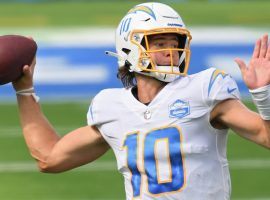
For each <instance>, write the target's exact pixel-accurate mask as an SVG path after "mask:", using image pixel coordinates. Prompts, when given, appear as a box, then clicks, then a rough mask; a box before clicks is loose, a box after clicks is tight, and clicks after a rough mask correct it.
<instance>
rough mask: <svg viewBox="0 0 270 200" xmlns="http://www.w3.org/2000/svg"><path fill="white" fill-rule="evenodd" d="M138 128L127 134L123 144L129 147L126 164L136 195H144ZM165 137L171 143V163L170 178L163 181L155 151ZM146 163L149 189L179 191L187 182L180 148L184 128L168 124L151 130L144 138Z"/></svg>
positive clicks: (155, 193) (163, 191) (144, 161)
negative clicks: (158, 143)
mask: <svg viewBox="0 0 270 200" xmlns="http://www.w3.org/2000/svg"><path fill="white" fill-rule="evenodd" d="M138 137H139V135H138V132H136V133H133V134H129V135H127V137H126V139H125V141H124V145H123V147H126V148H127V167H128V168H129V170H130V172H131V174H132V177H131V184H132V189H133V197H134V198H135V197H139V196H140V195H141V185H142V177H141V172H140V170H139V168H138V164H137V162H138V152H139V151H138V146H139V142H138V141H139V139H138ZM160 140H165V141H166V142H167V144H168V145H167V146H168V152H169V154H168V156H169V158H168V161H169V162H168V163H169V164H170V172H171V174H170V175H171V178H170V179H169V180H168V181H165V182H160V181H159V177H158V170H157V160H156V155H155V148H156V147H155V144H156V142H158V141H160ZM143 148H144V149H143V151H142V153H143V158H142V159H143V163H144V170H145V173H146V175H147V176H146V177H147V183H148V191H149V192H150V193H151V194H153V195H158V194H161V193H165V192H175V191H179V190H180V189H182V188H183V186H184V185H185V172H184V162H183V156H182V152H181V132H180V130H179V129H178V128H177V127H166V128H161V129H155V130H152V131H150V132H148V133H147V134H146V136H145V138H144V142H143Z"/></svg>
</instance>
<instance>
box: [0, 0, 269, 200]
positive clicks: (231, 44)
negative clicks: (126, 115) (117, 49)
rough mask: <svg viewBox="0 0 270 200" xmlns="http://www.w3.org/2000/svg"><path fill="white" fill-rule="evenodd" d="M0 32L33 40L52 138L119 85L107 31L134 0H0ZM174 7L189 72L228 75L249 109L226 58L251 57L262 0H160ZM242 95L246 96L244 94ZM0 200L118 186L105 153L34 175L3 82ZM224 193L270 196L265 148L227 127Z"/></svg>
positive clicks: (105, 193)
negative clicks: (228, 182)
mask: <svg viewBox="0 0 270 200" xmlns="http://www.w3.org/2000/svg"><path fill="white" fill-rule="evenodd" d="M0 2H1V4H0V27H1V28H0V34H1V35H3V34H22V35H30V36H33V37H34V39H35V40H36V41H37V42H38V45H39V50H38V54H37V59H38V61H37V73H36V74H35V79H36V83H37V84H36V90H37V93H38V94H39V96H41V99H42V100H41V105H42V108H43V110H44V112H45V114H46V115H47V117H48V118H49V119H50V120H51V122H52V124H53V125H54V126H55V127H56V129H57V131H58V132H59V134H65V133H67V132H68V131H70V130H72V129H74V128H76V127H79V126H83V125H85V123H86V119H85V114H86V112H87V109H88V104H89V102H90V99H91V97H92V96H93V95H94V94H96V92H97V91H99V90H100V89H102V88H107V87H120V86H121V85H120V83H119V81H118V80H117V79H116V76H115V72H116V70H117V68H116V60H115V59H114V58H110V57H106V56H105V55H104V51H105V50H113V45H114V44H113V42H114V41H113V34H114V33H113V30H114V28H115V27H116V26H117V24H118V22H119V21H120V19H121V18H122V17H123V15H124V14H125V13H126V12H127V10H128V9H129V8H131V7H132V6H133V5H135V4H137V3H140V2H142V1H124V0H122V1H105V0H100V1H52V0H51V1H45V0H39V1H34V0H25V1H12V0H10V1H0ZM162 2H167V3H168V4H170V5H172V6H173V7H174V8H175V9H176V10H178V11H179V12H180V13H181V15H182V17H183V18H184V21H185V23H186V24H187V25H188V27H189V28H190V29H191V31H192V33H193V42H192V62H191V65H190V73H195V72H197V71H199V70H201V69H204V68H207V67H210V66H215V67H218V68H222V69H224V70H225V71H228V72H230V73H231V74H232V76H233V77H234V78H235V79H236V80H237V82H238V85H239V87H240V89H241V92H242V94H243V98H244V99H247V100H246V101H245V103H246V104H247V105H248V106H250V107H251V108H252V109H254V107H253V106H251V104H250V102H249V100H248V94H247V92H246V91H247V90H246V88H245V87H244V85H243V83H242V81H241V78H240V76H239V70H238V68H237V66H236V65H235V64H234V63H233V61H232V59H233V58H234V57H236V56H240V57H242V58H244V59H245V60H246V59H247V58H248V57H249V56H250V55H251V52H252V45H253V43H254V41H255V39H256V38H258V37H259V36H260V35H261V34H263V33H265V32H268V33H269V32H270V31H269V30H270V26H269V25H270V23H269V21H270V12H269V10H270V2H269V1H266V0H265V1H244V0H242V1H224V0H223V1H222V0H208V1H206V0H202V1H194V0H193V1H190V0H182V1H173V0H170V1H169V0H168V1H162ZM246 97H247V98H246ZM0 113H1V115H0V138H1V140H0V173H1V174H0V176H1V178H0V199H5V200H18V199H20V200H24V199H25V200H26V199H27V200H61V199H63V200H64V199H65V200H86V199H93V200H109V199H112V200H114V199H115V200H116V199H124V187H123V181H122V177H121V175H120V174H118V172H117V170H116V163H115V162H114V157H113V155H112V152H108V153H107V154H106V155H105V156H104V157H103V158H101V159H100V160H99V161H98V162H97V163H94V164H89V165H87V166H84V167H82V168H79V169H75V170H72V171H70V172H65V173H62V174H53V175H51V174H41V173H38V170H37V168H36V166H35V162H34V161H33V160H32V159H31V158H30V156H29V155H28V152H27V149H26V147H25V144H24V141H23V138H22V136H21V131H20V127H19V120H18V114H17V108H16V105H15V96H14V94H13V92H12V89H11V86H10V85H6V86H1V87H0ZM228 157H229V161H230V169H231V175H232V188H233V191H232V199H234V200H244V199H247V200H255V199H257V200H266V199H270V191H269V180H270V173H269V169H270V156H269V151H268V150H265V149H263V148H260V147H258V146H256V145H254V144H251V143H249V142H247V141H244V140H242V139H241V138H239V137H238V136H236V135H234V133H232V134H231V135H230V137H229V141H228Z"/></svg>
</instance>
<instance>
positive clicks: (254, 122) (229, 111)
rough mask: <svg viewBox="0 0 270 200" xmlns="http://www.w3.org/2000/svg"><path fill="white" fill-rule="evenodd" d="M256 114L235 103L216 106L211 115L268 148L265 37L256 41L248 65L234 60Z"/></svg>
mask: <svg viewBox="0 0 270 200" xmlns="http://www.w3.org/2000/svg"><path fill="white" fill-rule="evenodd" d="M235 61H236V63H237V64H238V66H239V68H240V70H241V73H242V77H243V80H244V82H245V84H246V85H247V87H248V88H249V90H250V92H251V94H252V98H253V100H254V103H255V105H256V106H257V108H258V111H259V113H260V114H257V113H255V112H252V111H250V110H249V109H247V108H246V107H245V106H244V105H243V104H242V103H241V102H240V101H238V100H226V101H224V102H222V103H220V104H218V105H217V106H216V107H215V108H214V110H213V112H212V114H213V115H212V116H216V117H215V118H216V119H217V120H218V121H219V122H220V123H221V124H224V125H225V126H227V127H229V128H231V129H233V130H234V131H235V132H237V133H238V134H239V135H241V136H242V137H244V138H247V139H249V140H251V141H253V142H255V143H257V144H260V145H262V146H265V147H267V148H270V43H269V41H268V35H267V34H265V35H263V36H262V37H261V38H260V39H258V40H257V42H256V44H255V47H254V51H253V55H252V58H251V60H250V62H249V64H248V65H246V64H245V62H244V61H243V60H241V59H239V58H236V59H235Z"/></svg>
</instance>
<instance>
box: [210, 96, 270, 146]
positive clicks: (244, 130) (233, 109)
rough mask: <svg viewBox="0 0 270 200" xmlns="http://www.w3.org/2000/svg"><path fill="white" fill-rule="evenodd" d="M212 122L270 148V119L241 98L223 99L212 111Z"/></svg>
mask: <svg viewBox="0 0 270 200" xmlns="http://www.w3.org/2000/svg"><path fill="white" fill-rule="evenodd" d="M210 120H211V122H212V123H213V122H214V123H215V125H217V124H218V125H219V128H230V129H232V130H233V131H234V132H236V133H237V134H238V135H240V136H241V137H243V138H245V139H248V140H250V141H252V142H255V143H257V144H259V145H262V146H264V147H266V148H269V149H270V121H269V120H268V121H267V120H263V119H262V118H261V116H260V115H259V114H258V113H256V112H253V111H251V110H249V109H248V108H247V107H246V106H245V105H244V104H243V103H242V102H241V101H240V100H236V99H229V100H225V101H222V102H221V103H219V104H218V105H216V106H215V108H214V109H213V110H212V112H211V119H210Z"/></svg>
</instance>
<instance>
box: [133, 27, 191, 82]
mask: <svg viewBox="0 0 270 200" xmlns="http://www.w3.org/2000/svg"><path fill="white" fill-rule="evenodd" d="M163 34H173V35H176V37H177V40H178V45H177V47H164V48H158V49H155V50H153V49H150V46H149V42H150V41H149V40H150V39H151V37H153V36H157V35H163ZM190 40H191V36H190V34H189V32H188V31H187V30H186V29H183V28H162V29H153V30H148V31H145V30H134V31H133V32H132V33H131V34H130V41H131V42H132V43H133V44H134V45H136V46H137V48H138V54H137V55H138V56H139V57H138V58H137V60H138V63H137V65H136V66H134V67H131V70H132V71H135V72H138V73H142V74H145V75H148V76H153V77H155V78H157V79H158V80H161V81H165V82H171V81H173V80H174V79H175V78H177V77H178V76H180V75H182V76H183V75H186V74H187V70H188V66H189V59H190V48H189V47H190ZM158 52H160V53H165V52H166V54H168V55H169V57H170V59H169V60H170V61H169V62H167V63H166V64H160V63H157V62H156V60H154V59H153V58H152V57H151V54H154V53H158ZM175 54H177V57H178V59H177V61H176V60H175V59H176V58H175V57H176V55H175Z"/></svg>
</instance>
